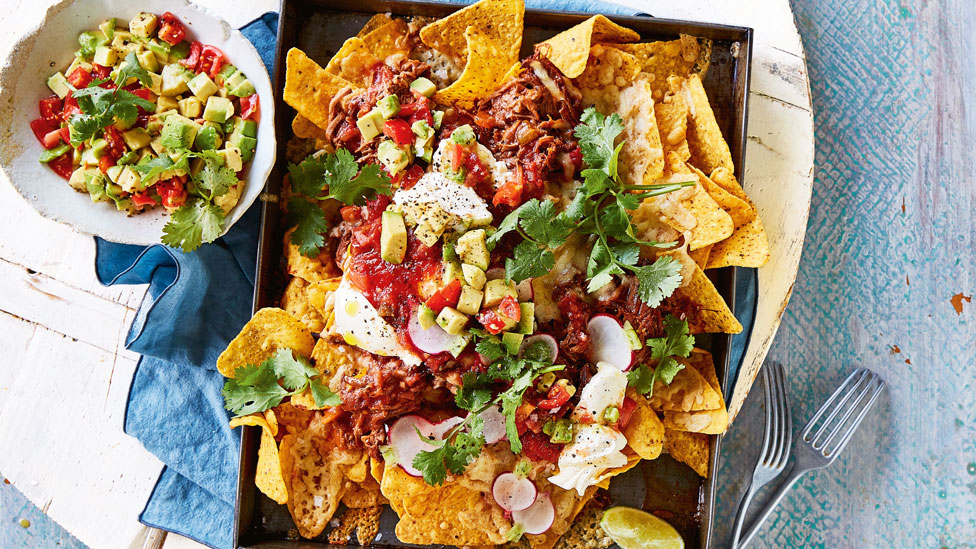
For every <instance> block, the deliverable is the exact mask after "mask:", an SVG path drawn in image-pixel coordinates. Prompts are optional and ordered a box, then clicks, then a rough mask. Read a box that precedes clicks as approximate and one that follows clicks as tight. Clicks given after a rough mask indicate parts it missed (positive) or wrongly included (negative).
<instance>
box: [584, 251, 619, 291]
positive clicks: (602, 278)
mask: <svg viewBox="0 0 976 549" xmlns="http://www.w3.org/2000/svg"><path fill="white" fill-rule="evenodd" d="M620 274H624V271H623V269H621V268H620V266H619V265H617V263H616V262H615V261H614V258H613V255H612V254H611V252H610V250H609V249H608V248H607V247H606V245H605V244H604V243H603V241H602V240H597V241H596V242H595V243H594V244H593V249H592V250H590V258H589V260H588V261H587V263H586V278H587V279H588V282H587V284H586V291H587V293H591V294H592V293H593V292H595V291H597V290H599V289H600V288H602V287H604V286H606V285H607V284H609V283H611V282H613V275H620Z"/></svg>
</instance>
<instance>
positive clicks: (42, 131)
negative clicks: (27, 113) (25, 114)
mask: <svg viewBox="0 0 976 549" xmlns="http://www.w3.org/2000/svg"><path fill="white" fill-rule="evenodd" d="M30 127H31V130H32V131H33V132H34V137H36V138H37V140H38V141H40V142H41V144H42V145H43V144H44V138H45V137H46V136H47V134H49V133H51V132H52V131H54V130H56V129H58V125H57V124H55V123H54V122H51V121H50V120H44V119H43V118H38V119H36V120H31V123H30Z"/></svg>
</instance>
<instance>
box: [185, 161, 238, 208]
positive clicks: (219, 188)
mask: <svg viewBox="0 0 976 549" xmlns="http://www.w3.org/2000/svg"><path fill="white" fill-rule="evenodd" d="M193 182H194V183H196V185H197V188H198V189H199V190H201V191H206V194H205V196H207V197H208V198H209V199H214V198H217V197H218V196H221V195H223V194H226V193H227V191H228V189H230V188H231V187H233V186H234V185H237V174H236V173H234V170H231V169H230V168H228V167H226V166H224V165H223V163H221V164H219V165H218V164H216V163H213V162H210V160H207V162H206V165H205V166H204V167H203V169H202V170H200V171H199V172H197V174H196V175H194V176H193Z"/></svg>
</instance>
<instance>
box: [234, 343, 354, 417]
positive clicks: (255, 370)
mask: <svg viewBox="0 0 976 549" xmlns="http://www.w3.org/2000/svg"><path fill="white" fill-rule="evenodd" d="M318 376H319V372H318V370H316V369H315V368H313V367H312V366H311V365H310V364H309V363H308V361H307V360H305V359H304V358H302V357H298V358H295V356H294V355H293V354H292V351H291V349H278V351H277V352H275V354H273V355H272V356H270V357H269V358H267V359H266V360H265V361H264V362H262V363H261V364H259V365H254V364H248V365H247V366H242V367H240V368H238V369H237V371H235V372H234V377H233V378H232V379H228V380H227V382H226V383H224V388H223V389H222V390H221V392H220V393H221V394H222V395H223V396H224V407H225V408H227V409H228V410H230V411H231V412H234V414H236V416H235V417H240V416H246V415H248V414H253V413H255V412H263V411H265V410H268V409H270V408H274V407H275V406H277V405H278V404H281V401H282V400H284V399H285V397H288V396H293V395H297V394H299V393H301V392H302V391H304V390H305V389H306V388H308V389H309V390H310V391H311V393H312V398H313V399H315V405H316V406H338V405H339V404H342V399H341V398H339V396H338V395H336V394H335V393H333V392H332V391H330V390H329V387H328V386H327V385H325V384H324V383H322V382H321V381H320V380H319V379H318Z"/></svg>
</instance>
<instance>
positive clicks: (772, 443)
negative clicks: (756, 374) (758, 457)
mask: <svg viewBox="0 0 976 549" xmlns="http://www.w3.org/2000/svg"><path fill="white" fill-rule="evenodd" d="M771 366H772V365H771ZM774 369H775V366H773V367H772V368H770V369H769V370H770V371H769V375H768V377H767V378H766V379H767V380H768V381H769V414H768V415H767V417H766V419H767V421H768V425H769V444H768V445H767V446H766V452H765V455H764V456H763V463H764V464H766V465H769V464H770V463H771V462H772V461H773V460H774V459H776V453H777V452H778V451H779V402H777V401H778V398H777V394H776V373H775V372H774V371H773V370H774Z"/></svg>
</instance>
